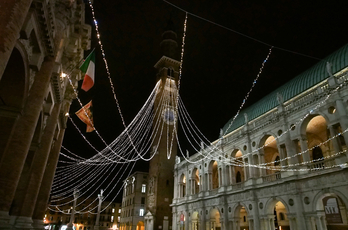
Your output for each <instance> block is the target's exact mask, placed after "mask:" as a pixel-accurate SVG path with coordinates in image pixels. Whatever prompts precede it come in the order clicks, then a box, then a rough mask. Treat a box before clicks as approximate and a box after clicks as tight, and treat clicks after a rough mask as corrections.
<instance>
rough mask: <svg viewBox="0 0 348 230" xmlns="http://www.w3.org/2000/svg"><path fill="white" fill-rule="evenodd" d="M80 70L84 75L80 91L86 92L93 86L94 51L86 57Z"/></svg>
mask: <svg viewBox="0 0 348 230" xmlns="http://www.w3.org/2000/svg"><path fill="white" fill-rule="evenodd" d="M80 70H81V71H82V72H84V73H86V75H85V78H84V79H83V82H82V86H81V89H83V90H84V91H86V92H87V91H88V90H90V89H91V88H92V86H93V85H94V72H95V52H94V50H93V51H92V52H91V53H90V54H89V55H88V57H87V58H86V59H85V61H84V62H83V64H82V65H81V67H80Z"/></svg>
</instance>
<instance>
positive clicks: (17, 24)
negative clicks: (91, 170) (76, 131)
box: [0, 0, 91, 229]
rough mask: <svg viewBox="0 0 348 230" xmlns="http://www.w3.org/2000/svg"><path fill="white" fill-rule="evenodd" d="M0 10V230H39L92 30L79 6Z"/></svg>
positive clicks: (19, 5)
mask: <svg viewBox="0 0 348 230" xmlns="http://www.w3.org/2000/svg"><path fill="white" fill-rule="evenodd" d="M0 8H1V13H0V127H1V132H0V197H1V198H0V229H26V228H30V229H33V228H35V229H42V228H43V217H44V212H45V210H46V206H47V202H48V198H49V193H50V188H51V184H52V180H53V176H54V172H55V168H56V165H57V161H58V156H59V150H60V147H61V143H62V140H63V136H64V131H65V128H66V126H65V123H66V117H65V113H66V112H68V111H69V107H70V103H71V100H72V99H73V98H74V97H75V95H74V92H73V89H72V87H71V86H70V85H69V81H68V79H67V77H66V74H68V75H69V76H70V78H71V80H72V82H73V84H75V86H77V81H78V80H81V73H80V71H79V70H78V69H77V68H76V67H78V65H79V63H80V61H81V59H82V58H83V56H84V50H89V49H90V34H91V26H89V25H86V24H85V4H84V3H83V1H82V0H45V1H43V0H1V1H0Z"/></svg>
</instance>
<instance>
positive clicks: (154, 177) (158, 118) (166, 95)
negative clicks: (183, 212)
mask: <svg viewBox="0 0 348 230" xmlns="http://www.w3.org/2000/svg"><path fill="white" fill-rule="evenodd" d="M162 38H163V40H162V42H161V51H162V54H163V56H162V57H161V58H160V60H159V61H158V62H157V63H156V64H155V68H156V69H157V82H159V84H160V86H159V89H158V92H157V95H156V99H155V105H154V113H155V119H154V124H153V133H154V139H153V145H152V150H151V153H150V154H151V156H153V158H152V159H151V160H150V168H149V180H148V181H149V182H148V190H147V209H146V210H147V211H146V213H147V214H146V215H145V229H146V230H154V229H156V230H157V229H160V230H168V229H171V228H172V227H171V226H172V208H171V207H170V204H171V203H172V200H173V193H174V165H175V158H176V153H177V141H176V135H177V134H176V128H177V123H178V119H177V111H176V105H177V95H178V94H177V90H178V88H177V86H178V78H179V68H180V62H179V61H177V60H176V58H177V48H178V44H177V42H176V40H177V35H176V33H175V32H174V28H173V23H172V21H168V24H167V27H166V28H165V32H164V33H163V34H162Z"/></svg>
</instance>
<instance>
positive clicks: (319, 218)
mask: <svg viewBox="0 0 348 230" xmlns="http://www.w3.org/2000/svg"><path fill="white" fill-rule="evenodd" d="M315 223H316V225H317V230H326V226H325V227H324V226H323V221H322V216H321V215H318V216H316V218H315Z"/></svg>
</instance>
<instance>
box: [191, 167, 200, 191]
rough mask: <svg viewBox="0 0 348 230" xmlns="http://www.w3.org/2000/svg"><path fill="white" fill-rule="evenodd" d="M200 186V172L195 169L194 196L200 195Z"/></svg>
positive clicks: (193, 178)
mask: <svg viewBox="0 0 348 230" xmlns="http://www.w3.org/2000/svg"><path fill="white" fill-rule="evenodd" d="M199 185H200V178H199V170H198V169H197V168H194V169H193V171H192V194H197V193H199Z"/></svg>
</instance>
